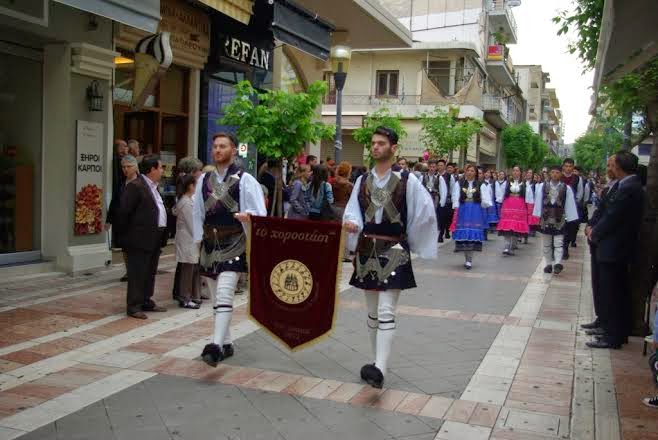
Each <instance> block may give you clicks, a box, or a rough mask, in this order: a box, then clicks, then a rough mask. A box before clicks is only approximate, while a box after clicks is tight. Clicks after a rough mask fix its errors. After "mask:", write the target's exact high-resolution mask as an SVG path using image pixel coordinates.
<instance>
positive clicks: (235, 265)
mask: <svg viewBox="0 0 658 440" xmlns="http://www.w3.org/2000/svg"><path fill="white" fill-rule="evenodd" d="M237 146H238V141H237V139H236V138H235V136H234V135H233V134H231V133H217V134H216V135H215V136H213V146H212V156H213V160H214V162H215V168H216V170H215V171H213V172H210V173H206V174H205V175H203V176H201V177H200V179H199V182H200V184H199V185H197V187H196V193H195V195H194V213H195V235H197V234H198V237H197V238H198V239H199V240H201V254H200V264H201V275H202V276H206V277H207V278H208V280H207V281H208V286H209V290H210V292H211V295H215V301H214V309H215V330H214V332H213V339H212V343H211V344H208V345H206V346H205V347H204V349H203V352H202V353H201V358H202V359H203V360H204V362H206V363H207V364H209V365H212V366H217V364H218V362H220V361H222V360H224V359H225V358H227V357H230V356H232V355H233V344H232V340H231V335H230V332H229V326H230V324H231V317H232V316H233V297H234V295H235V289H236V286H237V284H238V280H239V278H240V274H241V273H246V272H247V256H246V248H247V236H246V228H247V222H248V221H249V217H250V216H251V215H258V216H264V215H266V214H267V211H266V209H265V198H264V196H263V190H262V189H261V187H260V184H259V183H258V181H257V180H256V179H255V178H254V177H252V176H251V175H249V174H248V173H246V172H244V171H243V170H241V169H240V168H239V167H238V166H237V165H236V164H235V163H234V161H235V156H236V153H237Z"/></svg>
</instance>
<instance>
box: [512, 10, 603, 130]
mask: <svg viewBox="0 0 658 440" xmlns="http://www.w3.org/2000/svg"><path fill="white" fill-rule="evenodd" d="M570 8H572V2H571V0H548V1H547V0H523V3H522V5H521V6H519V7H516V8H514V9H513V11H514V17H515V18H516V22H517V25H518V43H517V44H515V45H511V46H510V54H511V56H512V60H513V61H514V64H519V65H520V64H541V66H542V68H543V70H544V72H548V73H550V75H551V83H550V84H549V87H554V88H555V89H556V90H557V97H558V99H559V100H560V107H561V108H562V112H563V115H564V123H565V136H564V141H565V143H571V142H573V141H574V139H575V138H577V137H578V136H580V135H581V134H583V133H584V132H585V131H586V130H587V125H588V123H589V119H590V116H589V114H588V110H589V107H590V103H591V96H592V91H591V88H590V87H591V85H592V78H593V73H592V72H587V73H585V74H583V73H582V70H583V66H582V64H581V63H580V61H578V59H577V58H576V56H575V55H571V54H570V53H569V52H568V50H567V45H568V41H569V40H568V38H567V36H565V35H561V36H559V37H558V36H557V31H558V26H557V25H556V24H554V23H553V21H552V18H553V17H554V16H555V15H557V11H558V10H562V9H570Z"/></svg>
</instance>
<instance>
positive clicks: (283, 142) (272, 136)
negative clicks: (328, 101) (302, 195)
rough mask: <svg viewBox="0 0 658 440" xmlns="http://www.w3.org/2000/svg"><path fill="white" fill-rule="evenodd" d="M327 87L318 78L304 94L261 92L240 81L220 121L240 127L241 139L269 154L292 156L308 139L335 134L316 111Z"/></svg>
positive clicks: (276, 91) (313, 139) (270, 156)
mask: <svg viewBox="0 0 658 440" xmlns="http://www.w3.org/2000/svg"><path fill="white" fill-rule="evenodd" d="M327 89H328V87H327V84H326V83H325V82H322V81H316V82H314V83H313V84H311V85H309V87H308V89H307V91H306V92H304V93H289V92H285V91H283V90H267V91H264V92H260V91H258V90H256V89H254V88H253V87H252V86H251V83H250V82H249V81H241V82H239V83H238V84H237V86H236V96H235V99H234V100H233V101H232V102H231V103H230V104H228V105H227V106H226V107H225V108H224V112H225V116H224V118H223V119H222V120H221V123H222V124H225V125H234V126H237V135H238V138H239V139H240V141H241V142H248V143H253V144H255V145H256V147H257V148H258V152H259V153H261V154H263V155H264V156H266V157H269V158H275V159H279V158H284V157H293V156H296V155H297V154H299V152H300V151H301V150H302V149H303V148H304V144H305V143H306V142H317V141H319V140H321V139H331V138H332V137H333V135H334V132H335V128H334V127H333V126H331V125H326V124H324V123H323V122H322V121H320V119H319V116H318V113H317V108H318V106H320V105H321V103H322V97H323V96H324V95H325V94H326V93H327Z"/></svg>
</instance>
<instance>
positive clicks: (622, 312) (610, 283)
mask: <svg viewBox="0 0 658 440" xmlns="http://www.w3.org/2000/svg"><path fill="white" fill-rule="evenodd" d="M598 266H599V270H598V279H599V285H598V288H599V291H600V292H601V297H602V304H603V307H604V310H605V313H604V315H605V323H604V327H603V328H604V329H605V331H606V338H607V340H608V342H609V343H610V344H613V345H621V344H623V343H624V341H625V340H626V337H627V336H628V335H629V334H630V330H631V293H630V283H629V279H628V276H629V275H628V264H627V263H625V262H623V263H619V262H614V263H608V262H601V261H599V262H598Z"/></svg>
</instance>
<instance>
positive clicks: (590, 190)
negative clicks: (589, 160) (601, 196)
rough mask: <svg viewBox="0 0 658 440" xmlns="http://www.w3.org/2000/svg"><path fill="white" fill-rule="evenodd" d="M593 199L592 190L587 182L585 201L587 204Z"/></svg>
mask: <svg viewBox="0 0 658 440" xmlns="http://www.w3.org/2000/svg"><path fill="white" fill-rule="evenodd" d="M591 197H592V188H591V185H590V184H589V182H585V188H584V196H583V200H584V201H585V202H589V201H590V198H591Z"/></svg>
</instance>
